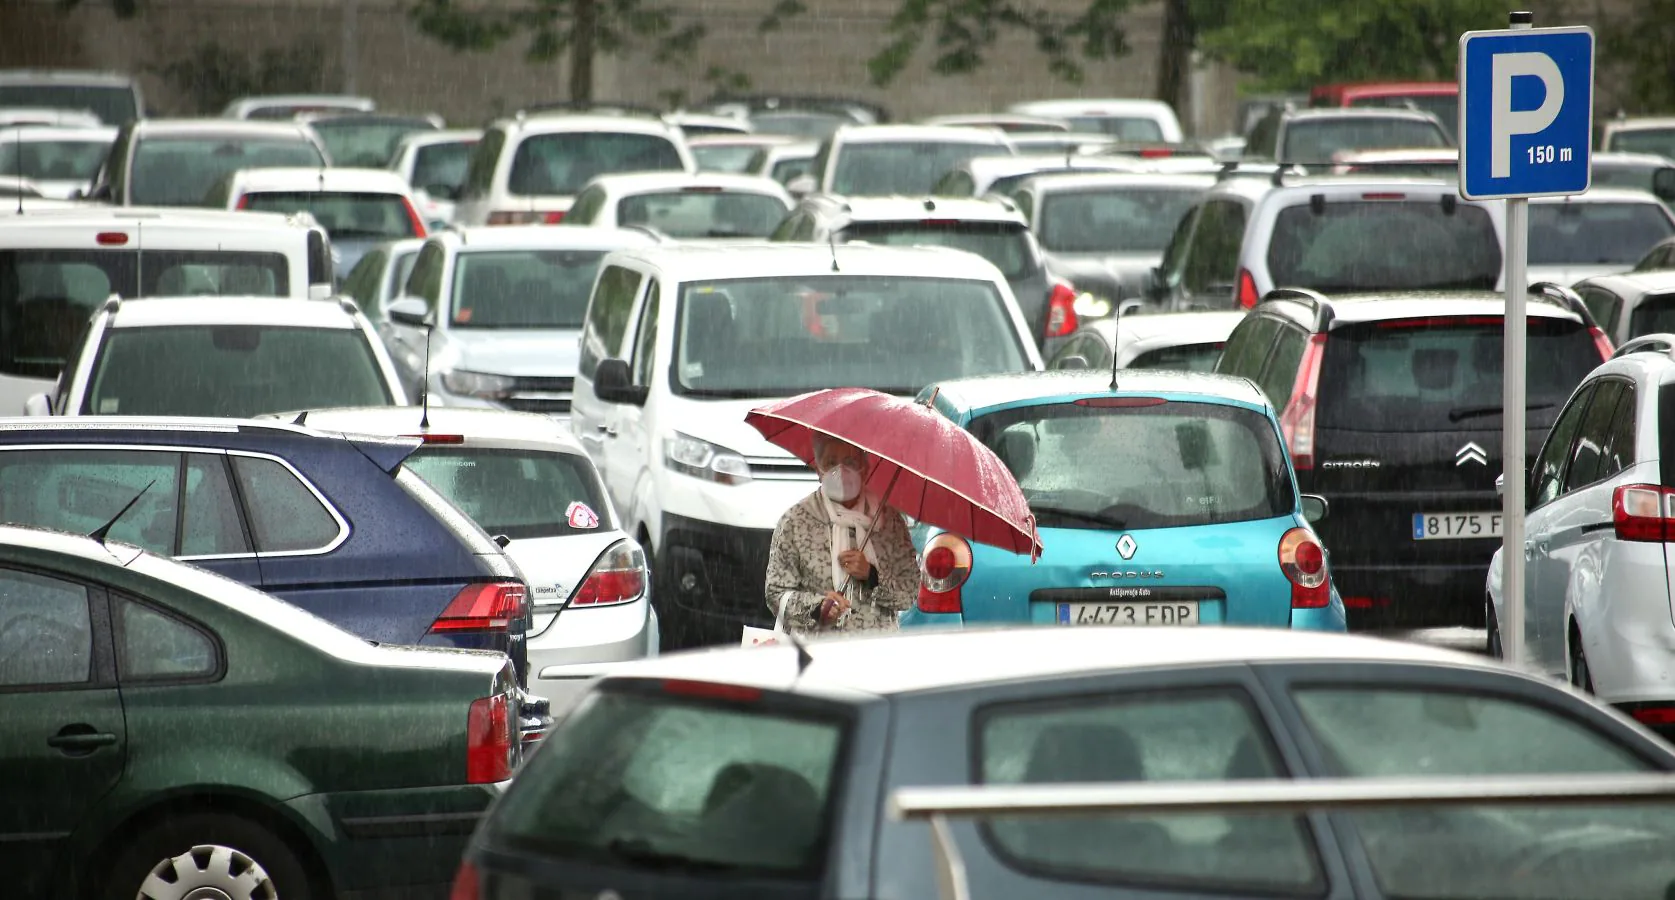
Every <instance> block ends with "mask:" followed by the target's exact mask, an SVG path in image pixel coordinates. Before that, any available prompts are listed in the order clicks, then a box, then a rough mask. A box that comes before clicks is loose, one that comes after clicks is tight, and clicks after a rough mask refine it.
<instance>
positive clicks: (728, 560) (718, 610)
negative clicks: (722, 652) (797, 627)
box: [653, 513, 773, 649]
mask: <svg viewBox="0 0 1675 900" xmlns="http://www.w3.org/2000/svg"><path fill="white" fill-rule="evenodd" d="M772 542H773V529H771V528H739V527H736V526H732V525H722V524H719V523H716V522H706V521H702V520H699V519H689V518H686V517H684V516H677V515H672V514H670V513H664V515H663V539H662V540H661V541H660V542H659V543H658V550H657V573H654V575H653V582H654V583H653V590H654V591H655V593H654V594H653V596H654V597H655V598H656V599H657V606H658V618H659V629H660V630H661V632H662V634H663V639H664V640H663V643H664V646H665V647H666V648H670V649H673V648H685V647H701V646H707V645H713V644H736V643H738V642H739V639H740V635H741V633H742V629H743V628H744V626H745V625H760V626H771V625H772V624H773V623H772V621H771V620H769V618H768V607H767V602H766V600H765V599H764V597H765V596H766V594H765V588H764V584H765V581H766V578H767V570H768V546H769V545H770V544H771V543H772ZM658 573H660V574H658Z"/></svg>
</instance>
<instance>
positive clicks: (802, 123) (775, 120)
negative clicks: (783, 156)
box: [750, 113, 855, 141]
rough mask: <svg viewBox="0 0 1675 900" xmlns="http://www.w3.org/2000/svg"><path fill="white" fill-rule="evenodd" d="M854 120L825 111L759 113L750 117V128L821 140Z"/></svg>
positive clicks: (758, 132) (851, 123)
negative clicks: (828, 113)
mask: <svg viewBox="0 0 1675 900" xmlns="http://www.w3.org/2000/svg"><path fill="white" fill-rule="evenodd" d="M853 124H855V120H854V119H851V118H849V117H848V116H840V115H827V114H825V113H759V114H757V115H754V116H751V117H750V130H751V131H754V132H756V133H757V134H781V135H786V136H788V137H800V138H809V139H811V140H816V141H823V140H825V139H826V138H829V137H831V136H832V133H833V132H835V131H837V130H838V129H839V128H841V127H843V126H845V125H853Z"/></svg>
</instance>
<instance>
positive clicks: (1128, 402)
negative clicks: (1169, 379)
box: [1075, 397, 1169, 409]
mask: <svg viewBox="0 0 1675 900" xmlns="http://www.w3.org/2000/svg"><path fill="white" fill-rule="evenodd" d="M1168 402H1169V401H1168V400H1165V399H1163V398H1162V397H1083V398H1082V399H1080V400H1077V401H1075V404H1076V405H1077V406H1088V407H1092V408H1094V409H1132V408H1133V407H1136V406H1162V405H1163V404H1165V403H1168Z"/></svg>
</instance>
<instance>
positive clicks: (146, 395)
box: [81, 325, 392, 419]
mask: <svg viewBox="0 0 1675 900" xmlns="http://www.w3.org/2000/svg"><path fill="white" fill-rule="evenodd" d="M100 351H101V352H100V353H99V357H98V359H97V360H95V361H94V364H93V374H92V378H91V380H90V386H89V388H88V390H87V399H86V400H85V401H84V402H83V404H82V409H81V412H82V415H89V416H116V415H124V416H215V417H227V418H234V419H242V418H248V417H250V416H257V415H261V414H263V413H271V412H285V411H287V410H293V409H319V408H322V407H329V406H387V405H389V403H390V401H391V399H392V398H391V396H390V392H389V388H388V386H387V385H385V383H384V379H383V375H382V374H381V373H380V371H379V369H378V364H377V361H376V359H375V357H374V356H373V353H372V347H371V346H370V345H369V344H368V343H367V340H366V338H365V336H363V335H362V334H361V332H360V331H359V330H356V329H350V328H287V327H281V326H271V327H270V326H259V325H184V326H168V327H156V328H118V329H113V330H112V331H110V332H109V333H107V335H106V337H105V343H104V345H103V346H102V347H101V348H100Z"/></svg>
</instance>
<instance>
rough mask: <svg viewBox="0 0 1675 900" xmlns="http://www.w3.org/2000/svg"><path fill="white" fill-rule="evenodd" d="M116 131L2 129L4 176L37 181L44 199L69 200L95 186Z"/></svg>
mask: <svg viewBox="0 0 1675 900" xmlns="http://www.w3.org/2000/svg"><path fill="white" fill-rule="evenodd" d="M115 140H116V128H115V127H112V126H105V125H99V126H95V127H92V128H87V127H81V128H62V127H58V126H53V125H31V126H26V127H18V128H3V129H0V176H16V177H19V178H27V179H29V180H30V181H32V182H34V184H35V186H36V187H37V188H38V189H39V190H40V192H41V196H43V197H51V198H53V199H56V200H69V199H72V198H74V197H75V196H76V195H77V194H78V193H84V192H86V191H87V189H88V188H89V187H90V186H92V184H93V176H94V174H95V173H97V172H98V171H99V164H100V163H103V162H104V161H105V155H106V154H107V153H109V152H110V147H111V142H112V141H115Z"/></svg>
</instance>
